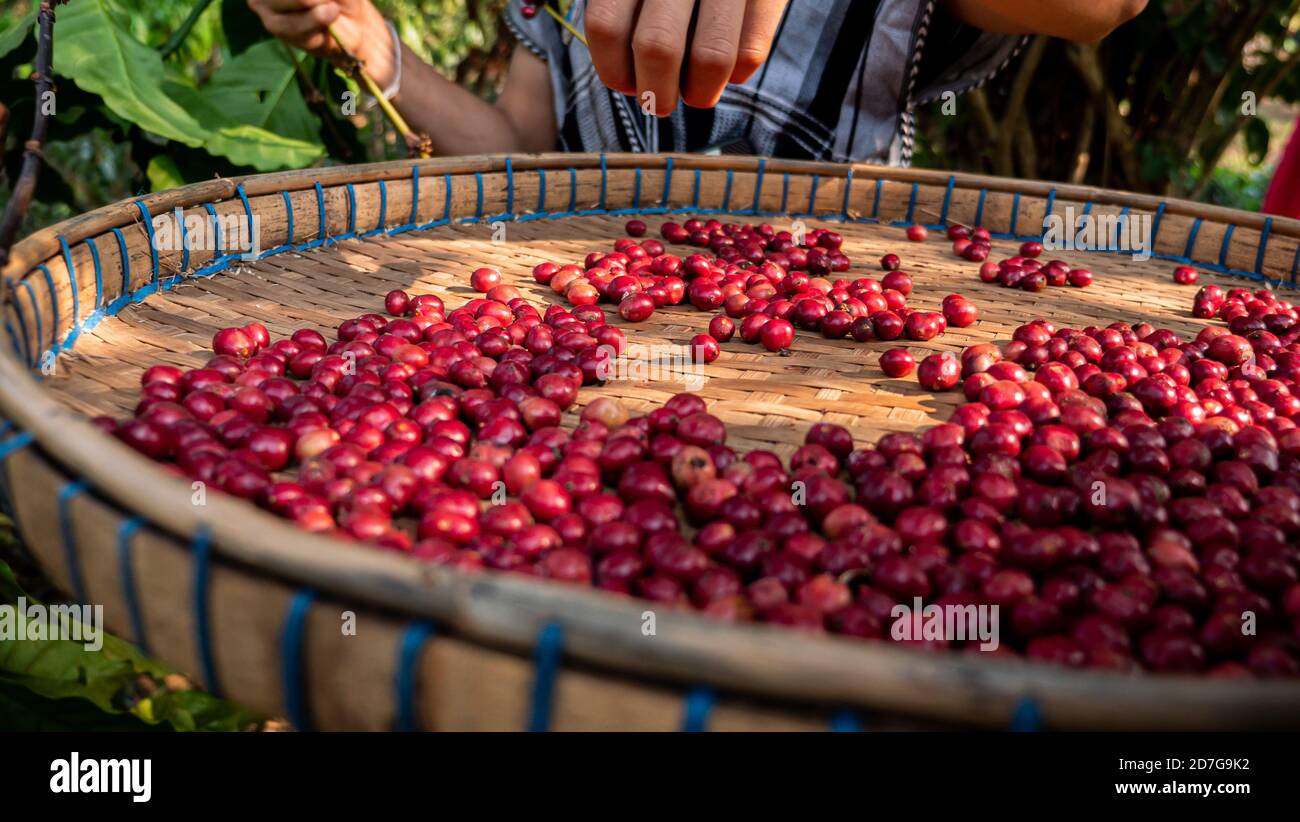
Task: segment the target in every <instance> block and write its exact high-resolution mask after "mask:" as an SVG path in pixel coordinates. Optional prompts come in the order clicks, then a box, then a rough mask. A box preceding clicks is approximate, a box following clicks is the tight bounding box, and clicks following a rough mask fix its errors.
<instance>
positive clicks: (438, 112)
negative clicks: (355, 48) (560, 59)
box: [358, 38, 555, 155]
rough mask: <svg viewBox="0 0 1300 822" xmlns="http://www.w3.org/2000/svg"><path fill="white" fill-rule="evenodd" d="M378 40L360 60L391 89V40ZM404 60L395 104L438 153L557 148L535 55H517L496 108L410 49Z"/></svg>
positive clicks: (404, 52)
mask: <svg viewBox="0 0 1300 822" xmlns="http://www.w3.org/2000/svg"><path fill="white" fill-rule="evenodd" d="M375 39H376V38H370V39H369V40H368V41H367V46H366V48H364V49H362V52H363V54H360V55H358V56H359V57H361V60H362V64H363V65H364V66H365V68H366V70H367V71H368V72H370V73H371V77H372V78H374V80H375V82H376V83H377V84H378V85H379V86H380V87H381V88H387V87H388V86H389V85H390V84H391V83H392V81H393V78H394V77H395V76H396V67H395V66H394V65H393V56H394V54H393V50H392V45H391V42H389V41H388V38H378V39H380V40H381V41H382V42H379V43H376V42H375ZM401 58H402V74H401V87H400V88H399V89H398V91H397V94H396V95H395V96H394V97H393V99H392V102H393V105H394V107H395V108H396V109H397V110H398V112H400V113H401V115H402V117H404V118H405V119H406V121H407V122H408V123H409V124H410V126H411V128H413V129H414V130H415V131H417V132H423V133H425V134H427V135H429V138H430V139H431V140H432V141H433V149H434V152H435V153H436V154H440V155H456V154H497V153H502V154H504V153H518V152H537V151H546V150H548V149H550V148H552V147H553V146H554V142H555V127H554V125H553V121H554V116H553V115H552V114H551V104H550V86H549V82H548V81H547V78H546V73H545V72H546V69H545V65H544V64H542V63H541V61H540V60H537V58H535V57H533V56H532V55H531V54H527V53H526V52H525V53H524V55H523V56H521V55H520V54H519V53H518V52H516V55H515V59H514V60H512V62H511V69H510V74H509V80H508V81H507V85H506V88H505V90H504V91H503V92H502V94H501V96H500V98H499V99H498V101H497V104H496V105H493V104H491V103H488V102H487V101H486V100H483V99H482V98H481V97H479V96H478V95H476V94H474V93H472V92H470V91H467V90H466V89H463V88H461V87H460V86H458V85H456V84H455V83H453V82H451V81H450V80H447V79H446V78H445V77H443V76H442V75H440V74H439V73H438V72H437V71H436V70H435V69H434V68H433V67H432V66H430V65H429V64H428V63H426V62H424V61H423V60H421V59H420V58H419V57H418V56H417V55H416V54H415V53H414V52H413V51H411V50H410V49H409V48H407V47H406V46H402V47H401ZM534 63H535V64H536V65H534Z"/></svg>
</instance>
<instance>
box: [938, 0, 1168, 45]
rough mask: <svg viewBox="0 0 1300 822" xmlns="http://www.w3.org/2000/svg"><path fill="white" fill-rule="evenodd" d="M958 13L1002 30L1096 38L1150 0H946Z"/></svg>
mask: <svg viewBox="0 0 1300 822" xmlns="http://www.w3.org/2000/svg"><path fill="white" fill-rule="evenodd" d="M943 3H944V5H945V6H946V7H947V9H948V11H950V12H951V13H952V14H953V15H954V16H955V17H957V18H958V19H960V20H962V21H964V22H966V23H969V24H971V25H972V26H975V27H976V28H980V29H983V30H984V31H991V32H998V33H1002V34H1046V35H1050V36H1052V37H1062V38H1064V39H1066V40H1077V41H1080V42H1085V43H1092V42H1096V41H1097V40H1100V39H1102V38H1103V37H1105V36H1106V35H1107V34H1110V33H1111V32H1112V31H1114V30H1115V28H1116V27H1118V26H1119V25H1120V24H1122V23H1125V22H1127V21H1128V20H1131V19H1132V18H1134V17H1136V16H1137V15H1138V14H1139V13H1140V12H1141V11H1142V9H1144V8H1146V4H1147V0H943Z"/></svg>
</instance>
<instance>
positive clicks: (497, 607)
mask: <svg viewBox="0 0 1300 822" xmlns="http://www.w3.org/2000/svg"><path fill="white" fill-rule="evenodd" d="M668 162H671V163H673V164H675V165H676V166H677V167H678V168H686V169H698V170H700V171H702V172H715V173H718V172H726V171H754V170H756V169H758V168H760V167H761V165H760V164H765V165H766V168H767V169H768V170H769V171H776V172H787V173H791V174H805V175H812V174H817V175H825V176H839V177H845V176H847V175H849V174H850V172H851V171H853V172H856V173H860V174H865V175H870V176H871V177H872V178H873V179H886V180H892V181H895V182H904V183H926V184H938V185H953V184H957V185H962V186H963V187H966V186H970V187H975V186H978V187H980V188H984V189H988V190H990V191H999V192H1004V193H1022V194H1032V195H1035V196H1048V194H1049V192H1054V195H1053V196H1062V197H1071V198H1073V197H1079V198H1086V199H1091V200H1092V201H1094V202H1097V203H1106V204H1110V205H1121V206H1128V207H1138V208H1152V209H1154V208H1163V209H1164V210H1165V212H1166V213H1177V214H1184V215H1186V216H1197V217H1201V218H1209V219H1227V218H1231V222H1232V224H1235V225H1237V226H1249V227H1257V228H1260V229H1263V230H1271V231H1272V232H1273V233H1274V234H1280V235H1283V236H1288V237H1295V238H1300V220H1291V219H1285V218H1267V217H1265V216H1263V215H1258V214H1248V213H1245V212H1237V211H1234V210H1231V209H1223V208H1219V207H1215V206H1203V205H1201V204H1197V203H1191V202H1187V201H1176V200H1162V199H1161V198H1157V197H1150V196H1146V195H1138V194H1128V193H1124V192H1109V191H1104V190H1100V189H1093V188H1089V187H1083V186H1068V185H1057V184H1050V183H1043V182H1037V181H1018V180H1008V179H1002V178H993V177H980V176H974V175H958V174H946V173H942V172H933V171H924V170H913V169H899V168H886V167H878V166H866V165H855V166H847V165H837V164H831V163H814V162H802V161H781V160H761V159H759V158H741V157H730V156H728V157H699V156H691V155H572V154H548V155H532V156H514V157H508V156H505V155H492V156H483V157H460V158H451V159H434V160H423V161H411V162H400V161H399V162H389V163H378V164H371V165H365V166H346V167H336V168H328V169H319V170H315V169H311V170H303V171H293V172H285V173H281V174H264V175H253V176H249V177H243V178H232V179H219V180H213V181H209V182H204V183H198V184H194V185H191V186H186V187H183V188H179V189H173V190H169V191H164V192H160V193H158V194H153V195H149V196H147V197H144V198H139V199H130V200H124V201H121V202H119V203H115V204H113V205H110V206H106V207H104V208H100V209H97V210H95V211H92V212H89V213H87V214H84V215H81V216H79V217H74V218H72V219H70V220H67V221H64V222H61V223H58V224H56V225H54V226H50V227H48V228H46V229H43V230H41V231H38V232H36V233H35V234H33V235H31V236H30V237H28V238H27V239H25V240H24V241H22V242H21V243H19V244H18V245H17V246H16V247H15V249H14V254H13V256H12V259H11V261H10V263H9V265H8V266H7V267H6V269H5V270H4V272H3V273H2V274H3V278H4V281H5V283H6V284H8V283H9V281H10V280H11V279H14V278H18V277H22V276H25V275H27V274H29V273H30V272H31V271H33V270H35V269H36V268H37V267H38V266H39V265H40V264H41V263H42V261H44V260H46V259H48V258H49V257H51V256H53V255H54V254H57V253H58V251H59V249H60V247H61V243H62V242H64V241H66V242H68V243H73V242H76V241H79V240H81V239H84V238H86V237H88V236H97V235H98V234H101V233H104V232H105V231H108V230H111V229H112V228H116V227H122V226H127V225H131V224H134V223H136V222H138V221H139V219H140V216H141V213H142V211H147V212H148V213H149V214H150V215H153V214H158V213H162V212H165V211H168V210H171V209H172V208H174V207H177V206H188V205H196V204H199V203H204V202H212V201H215V200H219V199H231V198H234V197H236V196H240V195H241V193H242V194H243V195H257V194H267V193H279V192H282V191H294V190H303V189H310V188H312V187H313V186H315V185H316V184H317V183H320V184H322V185H326V184H329V185H342V184H344V183H348V182H353V183H355V182H374V181H376V180H380V179H386V180H391V179H400V178H403V177H407V176H409V175H410V174H411V173H412V170H413V168H414V169H416V173H418V174H423V173H426V172H427V173H429V174H434V173H437V174H467V173H476V172H477V173H500V172H502V171H508V170H511V169H513V170H514V171H521V170H526V169H536V168H545V169H549V168H557V167H559V168H566V169H567V168H570V167H577V168H586V169H593V168H597V167H599V168H601V169H606V168H619V169H627V168H657V167H663V166H664V164H665V163H668ZM137 203H142V204H143V206H144V208H143V209H141V208H140V206H138V205H137ZM814 216H815V215H814ZM133 217H134V219H133ZM9 293H12V292H9ZM0 412H3V417H4V418H7V419H8V420H11V421H12V422H13V424H14V425H15V426H16V427H17V428H18V429H20V430H21V431H22V432H24V433H22V434H20V435H19V436H22V437H26V438H27V440H26V442H27V443H31V442H34V443H36V444H38V445H39V446H40V448H41V449H42V450H44V451H45V452H46V453H48V454H50V455H51V456H53V457H54V458H55V460H56V461H57V462H58V463H60V464H61V465H62V466H63V467H64V468H66V469H67V470H69V471H70V472H71V473H72V474H73V475H75V476H79V477H84V478H87V479H89V480H90V483H91V487H92V489H93V490H94V491H95V492H97V493H102V494H103V495H104V496H106V497H108V498H109V499H111V500H112V501H113V502H114V503H116V504H117V505H119V506H121V507H123V508H125V509H127V510H128V511H131V512H135V513H139V514H142V515H143V516H144V517H146V518H147V519H148V521H149V523H150V524H151V525H152V526H154V527H157V528H159V529H161V530H163V531H166V532H169V533H171V534H173V535H176V536H177V537H178V538H180V539H182V540H185V541H190V542H194V541H195V540H198V539H207V538H210V541H211V547H212V551H213V554H214V555H215V556H218V557H221V558H224V559H227V560H231V561H234V562H236V563H238V564H241V565H243V566H246V567H248V568H252V569H254V570H256V571H259V572H263V573H267V574H271V575H273V576H277V577H281V578H287V579H290V580H293V581H295V582H297V583H300V584H304V585H307V586H310V587H312V588H314V589H316V590H319V591H322V592H326V593H328V594H330V595H332V596H337V597H351V598H356V599H359V600H362V601H364V602H367V603H370V604H374V605H377V606H380V607H382V608H385V609H389V610H400V611H404V612H407V613H410V614H415V615H419V616H422V617H428V618H432V619H435V620H437V621H439V622H440V623H442V624H444V625H447V626H449V627H451V628H452V629H454V630H455V631H456V632H458V633H460V634H462V635H464V636H467V637H469V638H472V639H476V640H480V641H485V642H489V643H495V644H500V645H504V646H507V647H510V648H513V649H516V650H520V651H523V650H527V649H530V648H531V647H532V646H533V645H534V643H535V642H536V639H537V637H538V635H539V632H540V631H541V630H542V629H543V628H544V627H546V626H547V625H549V624H552V623H558V624H559V625H560V626H561V627H562V629H563V632H564V654H565V656H566V657H568V658H571V659H575V660H579V661H581V662H584V663H589V664H593V665H597V666H603V667H606V668H613V669H615V670H620V671H628V672H635V673H638V674H642V675H646V676H650V677H654V678H659V679H665V680H670V681H678V682H686V683H687V684H694V683H700V682H704V683H707V684H709V685H714V686H717V687H721V688H726V689H729V690H733V691H737V692H744V693H751V694H758V695H763V696H769V697H777V698H782V699H796V700H811V701H815V702H819V703H825V704H830V705H835V704H839V705H855V706H868V707H874V708H881V707H885V708H888V709H897V710H901V711H905V712H912V713H920V714H930V715H935V713H936V712H935V710H934V709H933V706H932V703H931V700H930V699H929V697H930V696H932V695H934V694H936V693H939V692H942V693H944V694H945V695H946V696H947V699H946V700H944V705H945V706H946V707H944V708H943V709H941V710H940V711H939V714H940V715H943V716H944V717H945V718H948V719H953V720H969V719H970V718H971V716H972V715H974V714H978V713H980V712H981V711H983V712H985V713H987V712H988V711H989V710H990V706H991V705H992V706H995V707H996V708H997V709H998V710H1003V709H1007V708H1008V706H1014V705H1015V704H1016V703H1017V702H1018V701H1019V700H1021V699H1023V698H1032V699H1034V700H1035V701H1037V702H1038V704H1039V705H1040V706H1041V709H1042V712H1043V716H1044V718H1045V719H1046V720H1047V721H1048V722H1049V723H1060V724H1062V725H1069V724H1075V725H1079V724H1081V723H1080V722H1079V721H1078V720H1077V717H1079V716H1085V717H1090V718H1093V719H1095V718H1097V717H1098V716H1099V712H1100V714H1101V715H1104V714H1108V713H1110V712H1114V713H1116V714H1125V713H1128V714H1133V715H1137V716H1141V715H1142V714H1143V712H1145V711H1150V710H1153V709H1156V708H1159V709H1160V711H1162V712H1164V713H1165V714H1168V713H1169V712H1170V710H1171V706H1172V708H1174V709H1177V708H1183V709H1185V710H1187V711H1206V712H1215V711H1217V712H1223V713H1224V714H1225V715H1234V716H1237V717H1248V718H1249V719H1250V720H1251V721H1252V724H1256V725H1258V724H1262V723H1263V721H1266V720H1268V719H1270V718H1273V719H1275V720H1276V721H1277V722H1278V724H1290V725H1293V724H1295V723H1297V722H1300V687H1297V685H1296V684H1295V683H1294V682H1288V681H1276V680H1274V681H1269V680H1251V681H1231V680H1213V679H1207V678H1205V677H1200V676H1180V675H1143V676H1133V675H1127V674H1117V673H1110V672H1101V671H1091V670H1073V669H1066V668H1060V667H1057V666H1053V665H1046V664H1040V663H1032V662H1028V661H1025V660H1021V659H1001V658H999V659H987V658H971V657H970V656H969V655H964V654H940V655H929V654H922V653H917V652H916V651H913V650H908V649H902V648H895V647H890V646H888V645H887V644H883V643H872V642H862V641H858V640H850V639H843V638H837V637H810V636H807V635H804V634H801V633H799V632H797V631H793V630H786V629H775V630H774V629H773V628H772V627H770V626H759V625H731V624H725V623H721V622H718V621H715V620H710V619H708V618H707V617H704V616H702V615H697V614H693V613H679V612H674V611H670V610H667V609H663V610H662V612H659V613H658V615H657V622H658V633H657V636H656V638H655V640H654V642H652V643H649V644H638V645H637V646H636V647H631V646H629V645H627V644H625V643H621V642H620V641H618V637H619V636H620V635H622V634H623V633H624V632H626V631H627V630H629V626H635V625H639V621H640V616H641V613H642V611H643V610H644V609H645V608H646V603H645V602H643V601H640V600H629V599H627V598H620V597H616V596H613V595H610V594H606V593H603V592H600V591H598V590H595V589H589V588H579V587H572V586H563V585H556V584H553V583H546V582H539V581H534V580H529V579H525V578H521V577H518V576H514V575H510V574H504V573H497V572H492V571H476V572H462V571H456V570H453V569H450V568H447V567H442V566H432V565H429V564H427V563H421V562H419V561H417V560H412V559H409V558H405V557H401V556H397V555H395V554H392V553H389V552H381V551H367V550H358V549H357V546H355V545H354V544H351V543H348V542H346V541H343V540H339V539H334V538H330V537H324V536H319V535H316V534H312V533H307V532H303V531H301V530H299V529H298V528H296V527H294V526H292V525H290V524H289V523H288V522H286V521H284V520H282V519H280V518H278V517H275V516H273V515H271V514H269V513H267V512H264V511H262V510H260V509H258V508H256V507H255V506H251V505H248V504H246V503H244V502H242V501H238V500H236V499H233V498H229V497H225V496H224V495H221V494H214V495H211V496H210V497H209V499H208V500H207V504H206V506H203V507H198V506H194V505H192V504H190V502H189V500H190V495H191V489H190V486H189V484H188V482H186V481H183V480H181V479H179V478H176V477H174V476H172V475H170V474H168V473H167V472H166V471H164V470H163V469H162V468H161V467H160V466H158V465H157V464H155V463H153V462H152V461H150V460H148V459H147V458H145V457H144V456H142V455H140V454H138V453H136V452H135V451H134V450H132V449H130V448H128V447H127V446H125V445H123V444H121V443H120V442H118V441H117V440H115V439H113V438H111V437H109V436H107V435H105V434H103V433H101V432H100V431H99V430H98V429H96V428H95V427H94V426H92V425H91V424H90V422H89V420H88V419H86V418H84V417H83V416H82V415H80V414H79V413H77V412H74V411H73V410H71V409H70V408H68V407H66V406H64V405H62V404H61V403H60V402H58V401H57V400H56V399H55V398H53V397H52V396H51V395H50V394H49V393H47V392H46V391H44V390H42V388H41V387H40V384H39V382H37V381H36V379H34V377H33V376H32V375H31V373H30V372H29V370H28V369H27V367H26V366H25V365H24V364H22V363H21V362H19V360H18V359H17V358H16V357H15V356H13V354H12V353H11V352H10V351H9V350H8V348H5V349H4V350H3V351H0ZM505 615H508V618H507V616H505ZM882 693H884V695H885V696H884V699H883V700H882V698H881V695H882ZM882 701H883V702H884V703H885V704H884V705H883V706H882ZM1009 715H1010V714H1009V710H1008V712H1007V713H1006V714H1005V716H1009ZM1071 717H1076V720H1075V721H1074V722H1073V723H1072V722H1071ZM1193 719H1194V717H1189V721H1191V720H1193Z"/></svg>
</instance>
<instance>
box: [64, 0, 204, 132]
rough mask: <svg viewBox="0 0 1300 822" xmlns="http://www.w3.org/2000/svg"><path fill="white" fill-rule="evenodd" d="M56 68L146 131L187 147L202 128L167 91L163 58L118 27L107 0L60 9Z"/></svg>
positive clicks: (85, 0)
mask: <svg viewBox="0 0 1300 822" xmlns="http://www.w3.org/2000/svg"><path fill="white" fill-rule="evenodd" d="M58 27H59V36H58V45H57V46H56V47H55V48H56V51H57V59H56V61H55V62H56V65H57V67H58V71H59V73H60V74H62V75H63V76H65V77H70V78H72V79H73V80H74V81H75V82H76V83H77V85H78V86H80V87H81V88H82V89H84V90H86V91H89V92H93V93H95V94H98V95H99V96H100V97H102V98H103V100H104V104H105V105H106V106H108V108H109V110H110V111H112V112H113V113H115V114H117V115H118V116H119V117H122V118H123V119H125V120H128V121H130V122H132V123H135V124H136V125H138V126H139V127H140V128H142V129H144V130H145V131H148V132H151V133H153V134H156V135H158V136H160V137H165V138H167V139H169V140H175V141H176V142H178V143H183V144H184V145H187V146H200V145H202V144H203V143H204V137H205V135H204V130H203V127H202V126H201V125H200V124H199V122H198V121H197V120H195V118H194V117H193V116H192V115H191V114H190V113H189V112H188V111H186V110H185V109H184V108H183V107H181V106H180V105H178V104H177V103H176V102H175V101H173V100H172V99H170V98H169V97H168V96H167V94H166V93H165V91H164V89H163V79H164V77H165V71H164V67H163V61H162V58H160V57H159V56H158V53H157V52H156V51H154V50H153V49H151V48H149V47H147V46H145V45H144V44H143V43H141V42H139V41H138V40H136V39H135V38H133V37H132V36H131V35H130V34H129V33H128V32H127V31H126V30H125V29H123V28H122V27H121V26H119V25H118V23H117V22H116V20H115V19H114V18H113V15H112V14H111V13H110V9H109V7H108V5H107V2H106V0H72V2H70V3H68V5H67V6H66V7H64V8H62V9H60V11H59V23H58Z"/></svg>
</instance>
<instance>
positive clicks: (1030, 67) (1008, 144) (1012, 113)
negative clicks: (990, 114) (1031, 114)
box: [997, 34, 1047, 171]
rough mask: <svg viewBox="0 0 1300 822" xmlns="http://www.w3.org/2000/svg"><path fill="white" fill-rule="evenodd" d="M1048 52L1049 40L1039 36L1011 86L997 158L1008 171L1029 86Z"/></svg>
mask: <svg viewBox="0 0 1300 822" xmlns="http://www.w3.org/2000/svg"><path fill="white" fill-rule="evenodd" d="M1046 50H1047V38H1046V37H1045V36H1043V35H1041V34H1040V35H1038V36H1037V37H1035V38H1034V39H1033V42H1031V43H1030V44H1029V48H1027V49H1025V59H1024V60H1022V61H1021V63H1020V69H1019V70H1018V71H1017V72H1016V79H1015V82H1013V83H1012V85H1011V94H1010V96H1009V97H1008V98H1007V108H1006V111H1004V112H1003V115H1002V128H1001V129H1000V130H999V131H998V135H997V140H998V142H997V157H998V167H999V168H1002V169H1007V170H1008V171H1009V170H1010V169H1011V168H1012V165H1013V162H1012V156H1011V148H1012V146H1013V145H1014V142H1013V141H1014V138H1015V136H1016V132H1017V129H1018V126H1017V123H1018V122H1019V121H1020V120H1021V119H1022V118H1023V116H1024V113H1025V98H1026V97H1028V96H1029V86H1030V85H1031V84H1032V83H1033V80H1034V72H1035V71H1037V70H1038V64H1039V63H1040V62H1042V59H1043V52H1044V51H1046Z"/></svg>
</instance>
